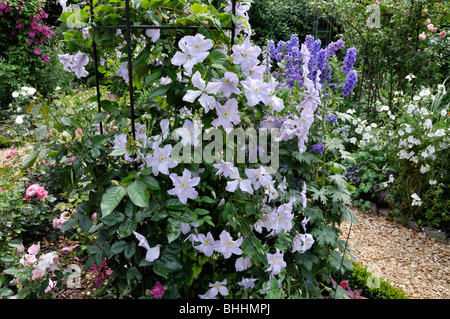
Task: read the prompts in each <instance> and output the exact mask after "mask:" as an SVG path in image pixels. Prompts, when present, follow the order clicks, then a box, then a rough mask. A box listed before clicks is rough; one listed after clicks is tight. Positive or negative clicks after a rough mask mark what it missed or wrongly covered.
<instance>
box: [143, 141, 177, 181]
mask: <svg viewBox="0 0 450 319" xmlns="http://www.w3.org/2000/svg"><path fill="white" fill-rule="evenodd" d="M171 152H172V145H170V144H168V145H165V146H164V148H160V147H159V146H156V147H155V150H154V152H153V154H151V155H150V154H149V155H147V156H146V157H145V158H144V161H145V163H146V165H147V167H151V168H152V172H153V175H155V176H158V174H159V173H162V174H165V175H168V174H169V168H174V167H175V166H177V165H178V163H177V162H176V161H174V160H173V159H172V158H170V153H171Z"/></svg>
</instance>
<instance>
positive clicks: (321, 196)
mask: <svg viewBox="0 0 450 319" xmlns="http://www.w3.org/2000/svg"><path fill="white" fill-rule="evenodd" d="M326 190H327V189H326V188H325V187H324V188H321V189H320V190H319V189H317V188H315V187H314V186H310V187H309V191H311V192H312V196H311V198H312V199H313V200H315V201H316V200H320V201H321V202H322V203H323V204H324V205H326V204H327V202H328V198H327V196H326V194H325V193H326Z"/></svg>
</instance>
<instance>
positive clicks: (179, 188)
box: [167, 169, 200, 204]
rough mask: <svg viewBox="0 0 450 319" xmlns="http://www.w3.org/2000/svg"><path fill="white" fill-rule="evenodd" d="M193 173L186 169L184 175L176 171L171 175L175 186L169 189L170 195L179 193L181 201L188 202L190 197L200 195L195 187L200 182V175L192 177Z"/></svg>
mask: <svg viewBox="0 0 450 319" xmlns="http://www.w3.org/2000/svg"><path fill="white" fill-rule="evenodd" d="M191 176H192V173H191V172H190V171H189V170H187V169H184V171H183V175H182V176H177V175H176V174H175V173H171V174H170V175H169V177H170V179H171V180H172V183H173V185H174V186H175V187H174V188H172V189H170V190H168V191H167V193H168V194H169V195H177V196H178V199H179V200H180V202H182V203H183V204H186V203H187V200H188V199H189V198H191V199H194V198H196V197H197V196H198V192H197V191H196V190H195V189H194V186H197V185H198V183H199V182H200V177H193V178H191Z"/></svg>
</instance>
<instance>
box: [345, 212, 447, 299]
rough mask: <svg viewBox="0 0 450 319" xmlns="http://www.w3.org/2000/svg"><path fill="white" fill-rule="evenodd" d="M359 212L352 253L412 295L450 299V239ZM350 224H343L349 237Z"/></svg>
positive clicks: (384, 277)
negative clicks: (440, 237) (438, 239)
mask: <svg viewBox="0 0 450 319" xmlns="http://www.w3.org/2000/svg"><path fill="white" fill-rule="evenodd" d="M355 212H356V217H357V219H358V222H357V224H356V225H355V224H354V225H352V228H351V231H350V236H349V247H350V249H351V250H352V252H351V254H352V257H354V258H356V259H357V261H358V262H359V263H360V264H361V265H364V266H367V267H368V270H369V271H370V272H371V273H373V274H374V275H376V276H378V277H380V278H383V279H384V280H388V281H389V282H390V283H391V285H392V286H394V287H401V288H402V289H403V291H404V292H405V294H406V295H407V296H409V297H411V298H412V299H450V245H449V240H446V241H445V242H442V241H437V240H435V239H433V238H431V237H428V236H427V235H425V233H424V232H423V231H417V230H412V229H409V228H407V227H403V226H401V225H399V224H397V223H394V222H391V221H389V220H387V219H386V218H385V217H383V216H379V215H375V214H373V213H362V212H360V211H358V210H356V211H355ZM349 226H350V224H349V222H346V223H345V224H343V225H342V226H341V229H342V231H343V234H342V237H343V238H345V239H346V238H347V235H348V231H349Z"/></svg>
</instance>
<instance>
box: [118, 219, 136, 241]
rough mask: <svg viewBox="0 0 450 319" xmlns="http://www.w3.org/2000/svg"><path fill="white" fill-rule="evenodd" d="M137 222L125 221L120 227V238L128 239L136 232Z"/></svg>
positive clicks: (132, 220)
mask: <svg viewBox="0 0 450 319" xmlns="http://www.w3.org/2000/svg"><path fill="white" fill-rule="evenodd" d="M136 228H137V221H136V220H134V219H125V221H123V222H122V223H121V224H120V226H119V231H118V232H119V235H120V237H128V236H130V235H131V234H133V232H134V231H136Z"/></svg>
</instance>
